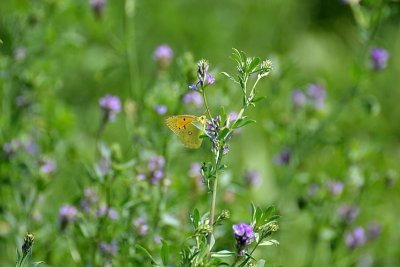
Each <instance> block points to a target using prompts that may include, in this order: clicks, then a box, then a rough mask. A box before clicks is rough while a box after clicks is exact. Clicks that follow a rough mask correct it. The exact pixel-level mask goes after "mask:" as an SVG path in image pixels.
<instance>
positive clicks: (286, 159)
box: [274, 149, 292, 165]
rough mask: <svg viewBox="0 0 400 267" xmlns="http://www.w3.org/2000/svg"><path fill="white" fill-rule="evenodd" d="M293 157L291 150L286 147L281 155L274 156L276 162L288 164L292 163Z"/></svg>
mask: <svg viewBox="0 0 400 267" xmlns="http://www.w3.org/2000/svg"><path fill="white" fill-rule="evenodd" d="M291 157H292V153H291V151H290V150H289V149H285V150H283V151H282V152H281V153H280V154H279V155H276V156H275V157H274V162H275V163H276V164H278V165H288V164H289V163H290V159H291Z"/></svg>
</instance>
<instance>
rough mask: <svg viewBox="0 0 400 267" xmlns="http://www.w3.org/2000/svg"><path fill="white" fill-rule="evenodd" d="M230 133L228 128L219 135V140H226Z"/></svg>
mask: <svg viewBox="0 0 400 267" xmlns="http://www.w3.org/2000/svg"><path fill="white" fill-rule="evenodd" d="M228 133H229V129H228V128H224V129H222V131H221V132H220V133H219V135H218V140H224V139H225V137H226V136H227V135H228Z"/></svg>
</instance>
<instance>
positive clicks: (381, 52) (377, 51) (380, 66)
mask: <svg viewBox="0 0 400 267" xmlns="http://www.w3.org/2000/svg"><path fill="white" fill-rule="evenodd" d="M388 59H389V53H388V51H386V50H385V49H383V48H379V47H375V48H372V49H371V65H372V69H373V70H377V71H379V70H384V69H385V68H386V65H387V61H388Z"/></svg>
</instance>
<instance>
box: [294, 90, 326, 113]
mask: <svg viewBox="0 0 400 267" xmlns="http://www.w3.org/2000/svg"><path fill="white" fill-rule="evenodd" d="M326 96H327V93H326V89H325V88H324V87H323V86H321V85H319V84H310V85H309V86H308V88H307V95H306V94H305V93H304V92H303V91H302V90H299V89H295V90H293V92H292V103H293V106H294V107H295V108H301V107H303V106H304V105H306V104H307V100H308V101H309V103H310V104H311V105H312V106H313V107H314V108H315V109H322V108H323V107H324V103H325V99H326Z"/></svg>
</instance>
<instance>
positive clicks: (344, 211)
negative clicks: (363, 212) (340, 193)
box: [338, 204, 359, 224]
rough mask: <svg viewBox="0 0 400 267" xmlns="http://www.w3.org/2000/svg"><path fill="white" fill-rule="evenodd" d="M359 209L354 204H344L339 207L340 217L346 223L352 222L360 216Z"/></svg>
mask: <svg viewBox="0 0 400 267" xmlns="http://www.w3.org/2000/svg"><path fill="white" fill-rule="evenodd" d="M358 213H359V209H358V208H357V207H356V206H353V205H347V204H345V205H342V206H340V207H339V209H338V214H339V217H340V219H341V220H342V221H343V222H345V223H346V224H351V223H352V222H353V221H354V220H355V219H356V218H357V216H358Z"/></svg>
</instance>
